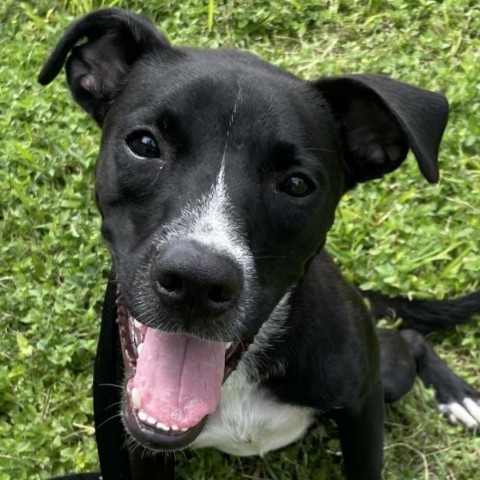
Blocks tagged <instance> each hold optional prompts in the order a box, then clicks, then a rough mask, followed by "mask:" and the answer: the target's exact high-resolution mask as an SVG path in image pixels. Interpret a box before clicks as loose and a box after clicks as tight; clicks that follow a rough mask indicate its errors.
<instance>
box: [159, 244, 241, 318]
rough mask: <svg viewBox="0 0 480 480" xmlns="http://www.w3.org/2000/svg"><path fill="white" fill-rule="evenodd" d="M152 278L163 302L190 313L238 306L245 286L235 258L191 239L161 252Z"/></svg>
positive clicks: (171, 245)
mask: <svg viewBox="0 0 480 480" xmlns="http://www.w3.org/2000/svg"><path fill="white" fill-rule="evenodd" d="M152 277H153V278H152V279H153V281H154V283H155V288H156V291H157V293H158V295H159V297H160V300H161V302H162V303H163V304H164V305H165V306H168V307H172V308H175V309H176V310H181V311H182V312H183V313H187V314H201V315H218V314H220V313H222V312H225V311H226V310H228V309H229V308H231V307H233V306H234V305H235V303H236V302H237V300H238V298H239V297H240V295H241V293H242V287H243V273H242V270H241V269H240V267H239V266H238V265H237V264H236V263H235V262H234V260H233V259H231V258H229V257H228V256H227V255H226V254H222V253H218V252H216V251H214V250H212V249H211V248H210V247H208V246H205V245H202V244H200V243H198V242H195V241H188V240H181V241H176V242H175V243H171V244H168V245H167V246H166V247H165V248H163V249H162V251H161V252H160V254H159V255H158V257H157V262H156V264H155V266H154V268H153V270H152Z"/></svg>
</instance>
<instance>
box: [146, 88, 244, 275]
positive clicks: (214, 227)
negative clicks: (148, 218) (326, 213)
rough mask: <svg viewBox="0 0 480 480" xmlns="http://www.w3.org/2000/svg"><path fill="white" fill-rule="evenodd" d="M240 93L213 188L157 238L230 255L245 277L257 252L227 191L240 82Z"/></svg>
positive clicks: (186, 208) (161, 241)
mask: <svg viewBox="0 0 480 480" xmlns="http://www.w3.org/2000/svg"><path fill="white" fill-rule="evenodd" d="M237 84H238V91H237V96H236V98H235V103H234V106H233V110H232V115H231V117H230V121H229V124H228V128H227V132H226V135H225V145H224V149H223V152H222V160H221V164H220V170H219V172H218V175H217V177H216V179H215V182H214V184H213V185H212V187H211V189H210V191H209V192H207V193H206V194H204V195H203V196H202V197H201V198H200V199H198V200H196V201H194V202H192V203H190V204H188V205H186V206H185V207H184V208H183V209H182V211H181V213H180V215H179V217H178V218H176V219H174V220H173V221H172V222H170V224H168V225H167V226H166V227H165V229H164V233H163V234H162V235H160V236H157V237H156V238H155V242H156V243H157V245H161V244H164V243H167V242H169V241H172V240H178V239H187V240H194V241H197V242H199V243H201V244H203V245H207V246H210V247H212V248H213V249H214V250H216V251H218V252H222V253H224V254H227V255H228V256H230V257H231V258H232V259H233V260H234V261H236V262H237V263H238V264H239V265H240V266H241V267H243V270H244V274H245V277H246V278H247V276H248V275H249V274H250V275H251V274H253V273H254V265H253V256H252V253H251V251H250V249H249V248H248V246H247V244H246V241H245V237H244V227H243V224H242V222H241V221H240V219H239V217H238V215H237V214H236V213H235V210H234V207H233V205H232V203H231V200H230V198H229V195H228V192H227V183H226V179H225V175H226V155H227V149H228V142H229V139H230V133H231V130H232V126H233V123H234V120H235V115H236V113H237V111H238V107H239V104H240V102H241V99H242V88H241V86H240V83H238V82H237Z"/></svg>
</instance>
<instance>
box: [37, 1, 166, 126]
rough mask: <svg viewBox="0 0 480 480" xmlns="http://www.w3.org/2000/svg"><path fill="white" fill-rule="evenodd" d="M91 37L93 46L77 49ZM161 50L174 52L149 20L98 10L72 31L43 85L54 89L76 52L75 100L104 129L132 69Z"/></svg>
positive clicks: (71, 72) (72, 70)
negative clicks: (151, 54) (58, 78)
mask: <svg viewBox="0 0 480 480" xmlns="http://www.w3.org/2000/svg"><path fill="white" fill-rule="evenodd" d="M85 37H86V39H87V41H86V42H85V43H83V44H82V45H80V46H78V47H76V46H75V45H76V44H77V42H79V41H80V40H82V39H83V38H85ZM159 49H171V47H170V44H169V42H168V40H167V39H166V37H165V36H164V35H163V34H162V33H160V32H159V31H158V30H157V29H156V28H155V26H154V25H153V24H152V23H150V21H149V20H148V19H147V18H145V17H142V16H140V15H135V14H132V13H128V12H125V11H123V10H120V9H116V8H106V9H103V10H97V11H95V12H92V13H89V14H88V15H85V16H84V17H82V18H80V19H78V20H76V21H75V22H73V23H72V24H71V25H70V26H69V27H68V29H67V30H66V31H65V32H64V34H63V35H62V37H61V38H60V40H59V42H58V44H57V46H56V47H55V49H54V51H53V52H52V54H51V55H50V57H49V58H48V60H47V61H46V62H45V65H44V66H43V68H42V71H41V72H40V75H39V76H38V81H39V82H40V83H41V84H42V85H47V84H49V83H50V82H51V81H52V80H53V79H54V78H55V77H56V76H57V75H58V73H59V72H60V70H61V69H62V67H63V65H64V63H65V61H66V59H67V55H68V54H69V53H70V56H69V58H68V60H67V64H66V71H67V79H68V84H69V87H70V90H71V92H72V95H73V97H74V99H75V100H76V101H77V102H78V103H79V104H80V106H81V107H82V108H84V109H85V110H86V111H87V112H88V113H89V114H90V115H92V116H93V118H95V120H96V121H97V122H98V123H99V124H101V123H102V121H103V118H104V117H105V114H106V113H107V111H108V108H109V106H110V104H111V102H112V101H113V100H114V99H115V97H116V95H118V93H119V91H120V89H121V86H122V83H123V80H124V78H125V76H126V75H127V73H128V71H129V70H130V68H131V67H132V65H133V64H134V63H135V62H136V61H137V60H139V59H140V58H141V57H143V56H144V55H146V54H148V53H150V52H153V51H158V50H159Z"/></svg>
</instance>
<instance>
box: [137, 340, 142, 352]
mask: <svg viewBox="0 0 480 480" xmlns="http://www.w3.org/2000/svg"><path fill="white" fill-rule="evenodd" d="M142 349H143V342H142V343H139V344H138V346H137V353H138V355H140V353H141V352H142Z"/></svg>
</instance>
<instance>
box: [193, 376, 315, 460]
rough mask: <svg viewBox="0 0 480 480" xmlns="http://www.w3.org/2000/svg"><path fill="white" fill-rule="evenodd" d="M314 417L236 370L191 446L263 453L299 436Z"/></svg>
mask: <svg viewBox="0 0 480 480" xmlns="http://www.w3.org/2000/svg"><path fill="white" fill-rule="evenodd" d="M314 418H315V417H314V410H313V409H311V408H307V407H299V406H296V405H289V404H285V403H280V402H279V401H278V400H276V399H274V398H272V396H271V395H270V394H269V392H268V391H266V390H265V389H262V388H261V387H260V386H259V385H258V384H256V383H252V382H249V380H248V379H247V378H246V377H245V375H244V374H243V373H242V372H240V371H235V372H234V373H232V375H231V376H230V377H229V378H228V380H227V381H226V382H225V384H224V385H223V387H222V396H221V400H220V404H219V406H218V408H217V410H216V412H215V413H213V414H212V415H210V417H209V418H208V420H207V424H206V426H205V428H204V430H203V431H202V433H201V434H200V435H199V437H198V438H197V440H196V441H195V443H194V445H193V446H194V447H214V448H218V449H219V450H222V451H224V452H226V453H230V454H233V455H263V454H265V453H267V452H268V451H270V450H275V449H277V448H281V447H283V446H285V445H288V444H289V443H291V442H294V441H295V440H297V439H299V438H300V437H302V436H303V435H304V433H305V432H306V430H307V429H308V428H309V427H310V425H312V423H313V422H314Z"/></svg>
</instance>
